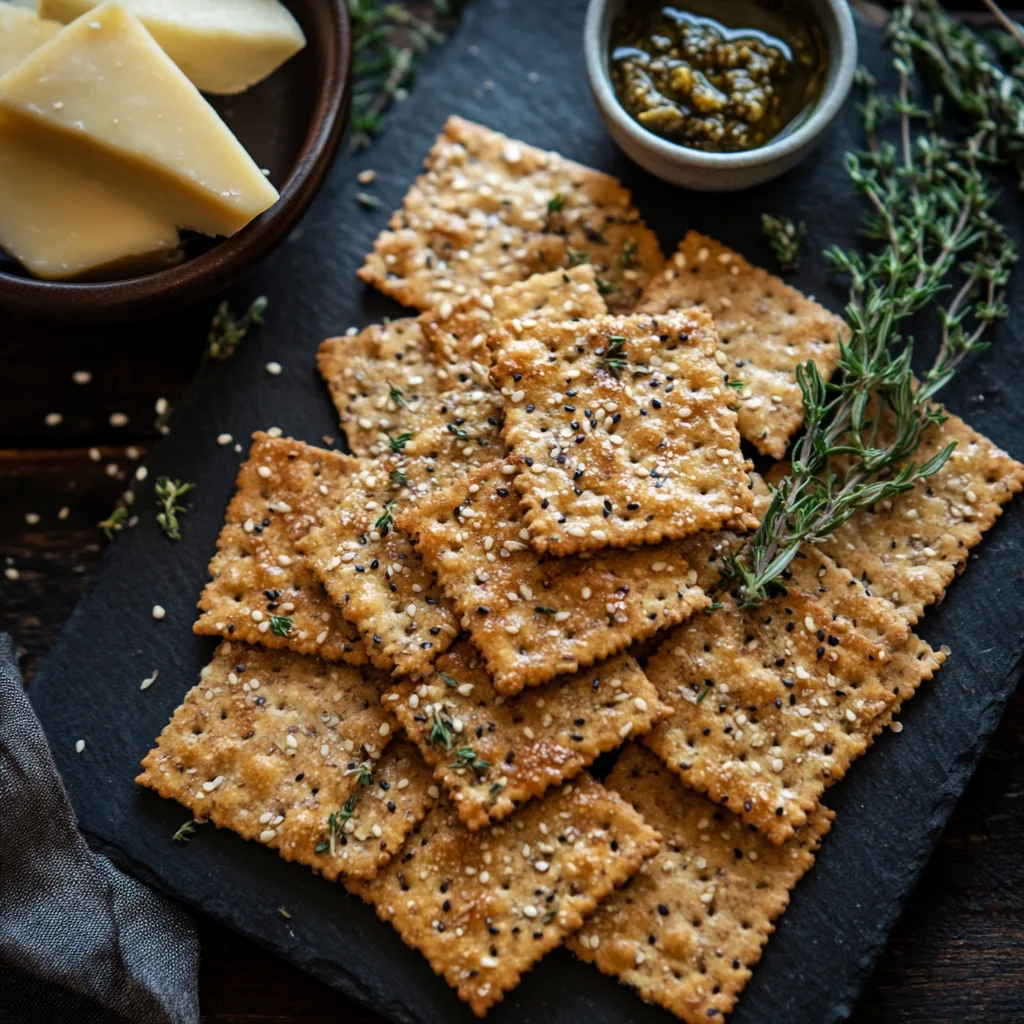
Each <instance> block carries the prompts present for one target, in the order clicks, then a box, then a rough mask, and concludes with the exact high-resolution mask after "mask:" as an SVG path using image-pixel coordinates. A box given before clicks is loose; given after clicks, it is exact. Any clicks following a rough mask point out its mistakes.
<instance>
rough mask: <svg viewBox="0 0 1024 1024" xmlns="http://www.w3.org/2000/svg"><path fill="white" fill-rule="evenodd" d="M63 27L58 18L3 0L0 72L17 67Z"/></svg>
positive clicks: (0, 27)
mask: <svg viewBox="0 0 1024 1024" xmlns="http://www.w3.org/2000/svg"><path fill="white" fill-rule="evenodd" d="M63 27H64V26H63V25H61V23H60V22H59V21H44V20H43V19H42V18H38V17H36V15H35V13H34V12H33V11H27V10H25V9H24V8H22V7H11V6H9V5H8V4H5V3H3V2H2V0H0V75H3V74H6V73H7V72H8V71H10V70H11V68H13V67H17V66H18V65H19V64H20V63H21V62H22V61H23V60H24V59H25V58H26V57H27V56H28V55H29V54H30V53H31V52H32V51H33V50H35V49H38V47H40V46H42V45H43V43H45V42H48V41H49V40H51V39H52V38H53V37H54V36H55V35H56V34H57V33H58V32H59V31H60V30H61V29H62V28H63Z"/></svg>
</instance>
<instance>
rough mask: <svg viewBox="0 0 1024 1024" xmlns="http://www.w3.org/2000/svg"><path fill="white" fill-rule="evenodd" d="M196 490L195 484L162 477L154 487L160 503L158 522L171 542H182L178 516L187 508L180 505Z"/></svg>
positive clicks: (157, 515)
mask: <svg viewBox="0 0 1024 1024" xmlns="http://www.w3.org/2000/svg"><path fill="white" fill-rule="evenodd" d="M195 488H196V485H195V484H190V483H182V482H181V481H180V480H172V479H171V478H170V477H169V476H162V477H160V479H159V480H157V482H156V484H155V485H154V487H153V493H154V494H155V495H156V499H157V501H158V502H159V503H160V511H159V512H157V514H156V521H157V522H158V523H159V524H160V529H161V530H163V531H164V533H165V534H167V536H168V538H170V539H171V540H181V524H180V523H179V522H178V514H179V513H181V512H184V511H185V506H184V505H181V504H179V501H180V500H181V499H182V498H183V497H184V496H185V495H186V494H188V492H189V491H194V490H195Z"/></svg>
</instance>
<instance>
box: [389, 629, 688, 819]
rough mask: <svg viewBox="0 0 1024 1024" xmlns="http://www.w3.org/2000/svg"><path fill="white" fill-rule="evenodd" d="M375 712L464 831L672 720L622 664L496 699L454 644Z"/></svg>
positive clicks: (628, 661)
mask: <svg viewBox="0 0 1024 1024" xmlns="http://www.w3.org/2000/svg"><path fill="white" fill-rule="evenodd" d="M381 703H382V704H383V705H384V707H385V708H387V710H388V711H390V712H393V713H394V714H395V716H396V717H397V718H398V720H399V722H401V724H402V726H403V727H404V729H405V731H406V733H407V735H408V736H409V738H410V739H411V740H412V741H413V742H414V743H415V744H416V745H417V746H418V747H419V748H420V753H422V755H423V758H424V760H426V762H427V764H429V765H430V766H431V767H432V768H433V769H434V777H435V778H436V779H437V781H438V782H440V783H441V784H442V785H443V786H444V788H445V790H446V791H447V793H448V796H449V798H450V799H451V801H452V803H453V804H454V805H455V808H456V810H457V811H458V814H459V817H460V818H461V819H462V821H463V822H465V823H466V825H468V826H469V828H471V829H474V830H475V829H478V828H482V827H484V826H486V825H490V824H493V823H494V822H497V821H501V820H502V819H504V818H507V817H508V816H509V815H510V814H511V813H512V812H513V811H514V810H516V808H517V807H519V806H520V805H522V804H524V803H525V802H526V801H527V800H529V799H530V798H531V797H539V796H541V795H542V794H543V793H544V792H545V791H546V790H548V789H549V788H550V787H551V786H555V785H558V784H560V783H562V782H565V781H567V780H568V779H571V778H572V777H573V776H575V775H577V774H579V772H580V771H581V770H582V769H583V768H585V767H587V765H589V764H590V763H591V762H592V761H594V759H595V758H596V757H597V756H598V755H599V754H602V753H604V752H605V751H606V750H613V749H614V748H615V747H617V746H619V745H620V744H621V743H622V742H623V740H624V739H625V738H626V737H627V736H640V735H642V734H643V733H645V732H647V731H648V730H649V729H650V728H651V726H652V725H653V724H654V723H655V722H657V721H658V720H660V719H661V718H664V717H666V716H667V715H669V714H670V713H671V712H670V710H669V709H668V708H667V707H666V706H665V705H663V704H661V703H660V701H659V700H658V692H657V690H655V689H654V687H653V686H652V685H651V683H650V681H649V680H648V679H647V677H646V676H645V675H644V674H643V672H641V671H640V668H639V666H638V665H637V664H636V662H635V661H634V660H633V659H632V658H630V657H628V656H627V655H618V656H617V657H615V658H611V659H609V660H608V661H604V662H602V663H601V664H600V665H597V666H595V667H594V668H591V669H589V670H587V671H586V672H579V673H576V674H575V675H571V676H562V677H561V678H559V679H558V680H556V681H555V682H553V683H549V684H547V685H546V686H541V687H538V688H537V689H535V690H530V691H529V693H524V694H522V695H520V696H519V697H515V698H511V699H510V698H506V697H502V696H501V695H500V694H498V693H497V691H496V690H495V689H494V686H493V685H492V683H491V679H490V677H489V676H488V674H487V672H486V671H485V670H484V666H483V662H482V661H481V659H480V656H479V655H478V654H477V652H476V651H475V650H473V647H472V645H471V644H470V643H469V642H468V641H466V640H463V641H461V642H460V643H459V644H457V645H456V646H455V647H454V648H453V649H452V650H451V651H449V652H448V653H447V654H445V655H443V656H442V657H441V658H439V659H438V662H437V666H436V672H435V673H434V675H432V676H431V677H430V678H429V679H428V680H426V681H424V682H422V683H419V684H416V683H412V682H405V683H402V684H400V685H399V686H396V687H395V688H394V689H393V690H390V691H389V692H388V693H387V694H385V695H384V697H383V698H382V701H381Z"/></svg>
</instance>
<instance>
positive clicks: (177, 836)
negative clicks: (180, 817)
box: [171, 818, 196, 845]
mask: <svg viewBox="0 0 1024 1024" xmlns="http://www.w3.org/2000/svg"><path fill="white" fill-rule="evenodd" d="M195 831H196V821H195V819H194V818H189V819H188V821H186V822H185V823H184V824H183V825H181V826H180V827H179V828H178V831H177V832H175V833H174V835H173V836H171V839H172V840H173V841H174V842H176V843H181V844H182V845H184V844H185V843H187V842H189V841H190V840H191V839H192V836H194V835H195Z"/></svg>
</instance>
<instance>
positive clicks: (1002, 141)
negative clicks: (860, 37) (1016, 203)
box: [889, 0, 1024, 189]
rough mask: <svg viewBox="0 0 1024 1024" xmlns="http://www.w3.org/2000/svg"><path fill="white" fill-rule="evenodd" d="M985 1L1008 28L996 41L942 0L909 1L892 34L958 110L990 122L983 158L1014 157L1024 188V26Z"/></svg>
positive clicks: (992, 2)
mask: <svg viewBox="0 0 1024 1024" xmlns="http://www.w3.org/2000/svg"><path fill="white" fill-rule="evenodd" d="M985 2H986V4H987V5H988V7H989V9H990V10H991V11H992V13H993V14H994V15H995V16H996V18H997V19H998V21H999V23H1000V25H1001V27H1002V29H1003V31H1002V32H998V33H994V34H993V41H992V43H991V45H990V43H989V42H988V41H986V40H985V39H983V38H981V37H980V36H978V35H977V34H976V33H975V32H973V31H972V30H971V29H970V28H969V27H968V26H967V25H965V24H964V23H963V22H961V21H958V20H957V19H956V18H952V17H950V16H949V15H948V14H947V13H946V12H945V11H944V10H943V9H942V6H941V4H939V3H938V2H937V0H917V2H916V3H905V4H904V5H903V7H902V8H901V9H900V10H899V11H898V12H897V13H896V14H895V15H894V16H893V18H892V21H891V22H890V25H889V34H890V37H891V38H892V39H893V40H894V41H896V42H897V44H898V45H900V46H902V47H904V48H909V49H910V50H911V51H912V53H913V57H914V59H916V61H917V63H918V64H919V66H920V67H921V69H922V71H923V72H924V73H925V75H926V76H927V77H928V79H929V81H932V82H934V83H935V85H936V87H937V88H938V89H939V90H940V91H941V92H942V93H943V94H944V95H945V96H947V97H948V98H949V101H950V102H951V103H952V104H953V105H954V106H955V107H956V109H957V110H959V111H960V112H961V113H962V114H965V115H966V116H967V117H969V118H970V119H971V120H972V121H974V122H975V123H976V124H978V125H981V124H983V123H987V124H988V126H989V131H988V132H987V133H986V137H985V140H984V148H983V149H982V150H981V154H980V158H981V159H982V160H991V161H1005V160H1008V161H1010V162H1011V163H1012V164H1013V165H1014V167H1015V168H1016V171H1017V175H1018V177H1019V179H1020V187H1021V189H1024V29H1022V28H1021V26H1020V25H1019V24H1017V22H1015V21H1013V20H1012V19H1011V18H1010V17H1009V16H1008V15H1007V14H1005V13H1004V12H1003V10H1002V9H1001V8H1000V7H999V5H998V4H997V3H995V0H985ZM1003 61H1005V62H1006V64H1007V65H1009V66H1008V67H1004V66H1003Z"/></svg>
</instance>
